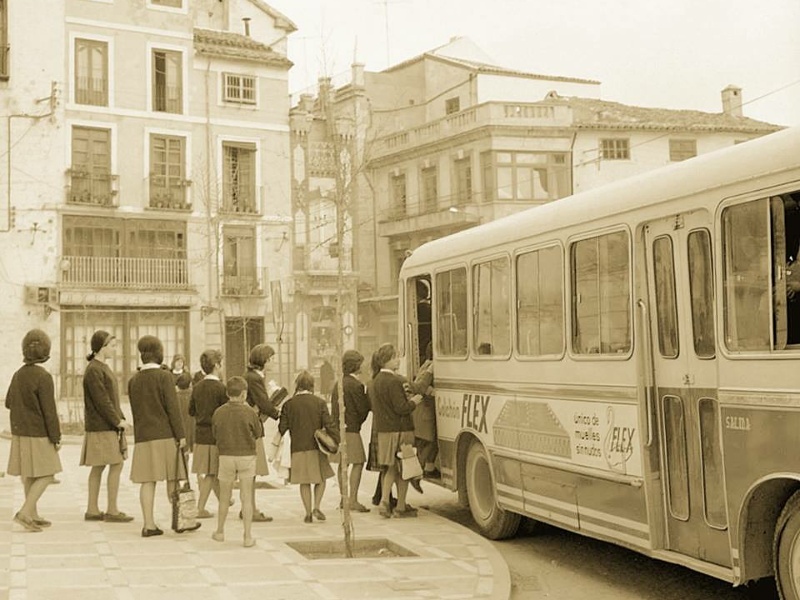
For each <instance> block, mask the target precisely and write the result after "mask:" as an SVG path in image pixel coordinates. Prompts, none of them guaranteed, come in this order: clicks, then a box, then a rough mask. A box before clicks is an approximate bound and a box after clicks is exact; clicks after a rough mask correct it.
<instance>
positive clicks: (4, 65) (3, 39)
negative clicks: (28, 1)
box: [0, 0, 11, 80]
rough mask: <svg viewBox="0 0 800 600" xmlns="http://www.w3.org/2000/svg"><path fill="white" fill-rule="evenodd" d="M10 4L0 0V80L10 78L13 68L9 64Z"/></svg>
mask: <svg viewBox="0 0 800 600" xmlns="http://www.w3.org/2000/svg"><path fill="white" fill-rule="evenodd" d="M9 50H10V47H9V45H8V5H7V0H0V80H3V79H8V76H9V75H10V74H11V70H10V68H9V64H8V53H9Z"/></svg>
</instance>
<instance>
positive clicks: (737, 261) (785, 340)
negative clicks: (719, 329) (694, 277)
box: [722, 192, 800, 351]
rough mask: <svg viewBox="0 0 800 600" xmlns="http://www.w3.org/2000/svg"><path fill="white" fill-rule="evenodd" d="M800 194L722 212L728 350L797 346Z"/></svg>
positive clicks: (799, 328)
mask: <svg viewBox="0 0 800 600" xmlns="http://www.w3.org/2000/svg"><path fill="white" fill-rule="evenodd" d="M798 203H800V192H793V193H791V194H783V195H781V196H776V197H773V198H769V199H768V198H761V199H759V200H754V201H751V202H745V203H743V204H737V205H734V206H730V207H728V208H726V209H725V210H724V211H723V213H722V251H723V263H722V264H723V273H722V281H723V307H724V326H725V343H726V345H727V347H728V348H729V349H730V350H733V351H770V350H771V351H775V350H783V349H785V348H787V347H789V348H791V347H794V348H796V347H797V345H798V344H800V262H798V253H799V252H800V248H798V246H799V245H800V207H799V206H798Z"/></svg>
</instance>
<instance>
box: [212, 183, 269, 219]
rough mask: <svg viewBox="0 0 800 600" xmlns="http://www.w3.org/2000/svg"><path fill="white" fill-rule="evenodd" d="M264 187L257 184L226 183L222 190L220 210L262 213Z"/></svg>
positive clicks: (223, 211)
mask: <svg viewBox="0 0 800 600" xmlns="http://www.w3.org/2000/svg"><path fill="white" fill-rule="evenodd" d="M262 191H263V188H261V187H259V188H257V187H256V186H255V185H250V184H240V185H232V184H226V185H225V186H224V189H223V191H222V194H223V195H222V206H221V207H220V212H222V213H227V214H234V215H260V214H262V210H261V205H262V203H261V193H262Z"/></svg>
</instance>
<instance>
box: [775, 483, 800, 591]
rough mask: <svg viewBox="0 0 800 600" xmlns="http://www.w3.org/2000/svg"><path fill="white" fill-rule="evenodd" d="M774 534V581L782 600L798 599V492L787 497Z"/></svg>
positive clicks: (799, 546)
mask: <svg viewBox="0 0 800 600" xmlns="http://www.w3.org/2000/svg"><path fill="white" fill-rule="evenodd" d="M776 531H777V533H776V536H775V583H776V584H777V587H778V593H779V595H780V597H781V599H782V600H800V492H798V493H796V494H795V495H794V496H792V497H791V498H790V499H789V502H787V503H786V506H785V507H784V508H783V511H782V512H781V516H780V518H779V519H778V527H777V530H776Z"/></svg>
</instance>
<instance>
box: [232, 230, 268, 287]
mask: <svg viewBox="0 0 800 600" xmlns="http://www.w3.org/2000/svg"><path fill="white" fill-rule="evenodd" d="M223 238H224V244H223V249H222V271H223V277H222V293H223V294H225V295H227V296H251V295H260V294H261V292H262V290H261V282H260V281H259V277H258V270H257V268H256V236H255V230H254V228H252V227H225V228H224V229H223Z"/></svg>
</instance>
